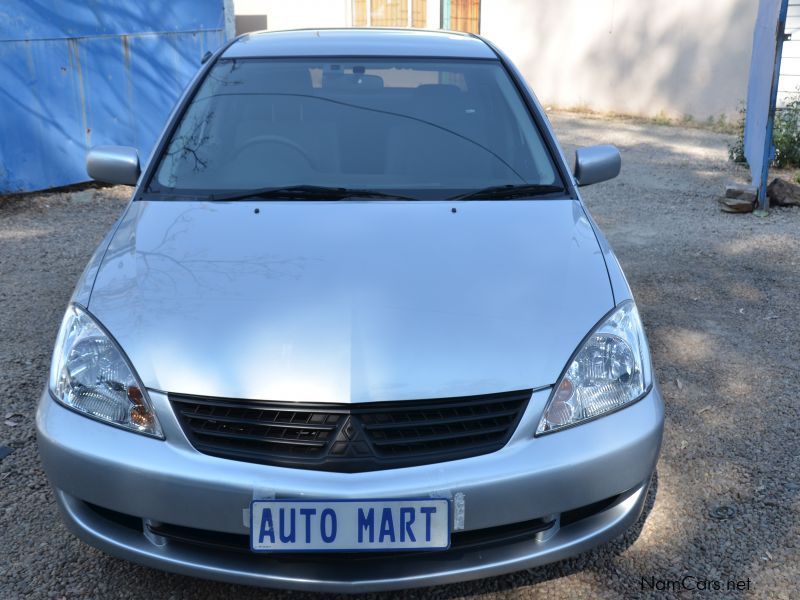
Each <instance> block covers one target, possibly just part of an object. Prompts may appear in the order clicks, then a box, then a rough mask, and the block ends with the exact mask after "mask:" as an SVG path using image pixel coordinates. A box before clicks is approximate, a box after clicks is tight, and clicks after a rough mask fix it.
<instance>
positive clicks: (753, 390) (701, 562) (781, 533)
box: [0, 114, 800, 600]
mask: <svg viewBox="0 0 800 600" xmlns="http://www.w3.org/2000/svg"><path fill="white" fill-rule="evenodd" d="M553 120H554V122H555V124H556V129H557V130H558V133H559V135H560V138H561V140H562V142H563V143H564V144H565V146H566V147H567V149H568V155H570V156H571V152H572V150H571V149H572V148H573V147H574V146H575V145H581V144H590V143H595V142H610V143H614V144H617V145H618V146H619V147H620V149H621V150H622V154H623V174H622V176H621V177H620V178H618V179H616V180H614V181H612V182H610V183H607V184H603V185H598V186H596V187H593V188H589V189H587V190H586V194H585V195H586V198H587V202H588V204H589V207H590V208H591V210H592V212H593V214H594V215H595V217H596V219H597V220H598V222H599V223H600V225H601V227H602V228H603V229H604V231H605V232H606V234H607V236H608V238H609V239H610V241H611V243H612V245H613V246H614V248H615V250H616V251H617V254H618V256H619V258H620V260H621V262H622V263H623V266H624V268H625V271H626V273H627V275H628V277H629V278H630V281H631V285H632V286H633V289H634V292H635V294H636V298H637V301H638V304H639V308H640V311H641V313H642V316H643V319H644V321H645V325H646V326H647V329H648V332H649V336H650V342H651V345H652V352H653V361H654V363H655V368H656V372H657V374H658V378H659V380H660V383H661V387H662V390H663V393H664V397H665V400H666V404H667V424H666V433H665V439H664V447H663V450H662V453H661V460H660V463H659V468H658V474H657V485H656V486H655V488H656V491H655V493H654V494H651V498H650V505H649V516H648V517H647V520H646V521H644V524H643V525H642V524H640V525H639V526H637V527H636V528H634V530H632V531H631V532H629V533H628V534H627V535H626V536H625V537H624V538H621V539H619V540H618V541H616V542H614V543H612V544H609V545H607V546H605V547H603V548H600V549H598V550H595V551H593V552H589V553H587V554H584V555H581V556H579V557H577V558H574V559H571V560H567V561H563V562H560V563H557V564H555V565H551V566H549V567H546V568H541V569H534V570H531V571H529V572H520V573H516V574H513V575H508V576H505V577H498V578H494V579H487V580H482V581H477V582H472V583H465V584H461V585H454V586H446V587H439V588H430V589H426V590H417V591H411V592H407V593H402V594H396V595H395V596H396V597H398V598H401V597H407V598H413V597H435V598H461V597H478V598H501V597H502V598H512V597H513V598H517V597H519V598H527V597H545V598H598V597H631V596H635V595H639V594H644V593H646V594H647V595H659V596H661V595H665V596H678V595H680V596H681V597H687V596H692V595H694V594H702V595H712V596H714V597H716V596H719V595H720V594H726V595H754V596H757V597H763V598H797V597H798V593H800V592H798V589H799V588H798V582H800V566H798V565H799V564H800V525H799V524H798V523H799V522H800V519H799V518H800V458H799V457H800V431H798V427H799V426H798V423H800V419H798V406H799V405H800V402H799V401H798V397H800V394H798V389H800V369H798V365H800V324H799V322H798V314H797V310H798V295H797V293H798V290H800V276H799V275H798V273H800V210H793V209H777V210H774V211H773V212H772V213H771V214H770V216H769V217H767V218H757V217H753V216H751V215H729V214H723V213H721V212H720V211H719V209H718V208H717V205H716V202H715V201H714V198H715V196H716V195H718V194H719V193H720V191H721V190H722V188H723V185H724V182H725V181H726V180H728V179H730V178H731V177H732V175H734V174H738V175H742V173H741V172H737V171H735V170H734V169H733V167H731V166H730V165H729V164H728V163H727V162H726V144H727V142H728V140H729V138H728V137H727V136H725V135H720V134H714V133H710V132H707V131H703V130H699V129H682V128H677V127H663V126H654V125H642V124H636V123H632V122H625V121H611V120H602V119H593V118H584V117H578V116H574V115H568V114H556V115H554V117H553ZM128 194H129V190H127V189H126V188H106V189H102V190H96V191H95V190H89V191H82V192H73V193H71V194H64V193H53V194H42V195H36V196H28V197H24V198H16V199H8V200H2V199H0V446H10V447H12V448H13V449H14V451H13V453H12V454H11V455H9V456H7V457H5V458H3V459H2V460H0V598H2V599H15V598H143V599H144V598H146V599H150V598H192V599H199V598H237V599H242V600H244V599H248V598H275V597H280V596H282V594H281V593H277V592H270V591H269V590H259V589H255V588H245V587H236V586H230V585H224V584H218V583H213V582H207V581H201V580H196V579H191V578H188V577H182V576H177V575H169V574H166V573H161V572H158V571H154V570H151V569H146V568H143V567H139V566H135V565H132V564H129V563H126V562H122V561H119V560H117V559H114V558H111V557H108V556H105V555H104V554H102V553H100V552H98V551H96V550H93V549H91V548H89V547H87V546H85V545H83V544H82V543H80V542H78V541H77V540H76V539H74V538H73V537H72V536H71V535H69V534H68V533H67V532H66V530H65V529H64V527H63V526H62V525H61V523H60V521H59V519H58V516H57V514H56V506H55V503H54V500H53V494H52V493H51V491H50V489H49V487H48V485H47V482H46V481H45V478H44V475H43V473H42V470H41V468H40V464H39V460H38V457H37V454H36V441H35V435H34V424H33V421H34V410H35V405H36V401H37V399H38V396H39V393H40V391H41V389H42V386H43V385H44V383H45V378H46V373H47V369H48V363H49V358H50V352H51V349H52V345H53V341H54V338H55V335H56V329H57V327H58V323H59V320H60V318H61V315H62V312H63V309H64V307H65V305H66V302H67V300H68V299H69V295H70V293H71V290H72V286H73V284H74V282H75V281H76V279H77V277H78V275H79V274H80V272H81V270H82V269H83V267H84V265H85V263H86V261H87V259H88V258H89V255H90V254H91V252H92V250H93V248H94V247H95V245H96V244H97V243H98V242H99V241H100V239H101V238H102V236H103V234H104V233H105V231H106V230H107V229H108V227H109V226H110V225H111V224H112V222H113V221H114V219H115V218H116V216H117V215H118V214H119V212H120V210H121V209H122V207H123V206H124V204H125V201H126V199H127V195H128ZM687 575H688V576H690V578H688V579H685V580H684V583H686V584H687V585H689V586H693V587H698V588H700V589H701V590H702V588H703V587H705V586H708V587H709V589H710V590H711V593H709V592H702V591H701V592H696V591H695V592H692V591H684V592H680V593H678V592H677V591H676V587H675V586H676V585H679V584H680V581H681V580H683V579H684V577H686V576H687ZM675 580H677V581H678V583H677V584H676V583H674V581H675ZM729 580H735V582H741V583H739V586H740V587H745V588H746V589H745V590H744V591H742V590H739V591H734V592H730V591H728V581H729ZM704 581H707V582H708V583H704ZM671 582H673V583H671ZM714 582H720V585H721V587H722V590H721V592H716V591H715V590H714V587H715V586H714ZM651 585H652V586H655V587H656V588H657V590H661V591H651V589H650V586H651ZM643 586H644V590H643ZM748 589H749V591H747V590H748ZM664 590H666V591H664ZM670 590H671V591H670ZM285 596H286V597H292V598H299V597H302V596H304V595H303V594H297V593H293V594H286V595H285ZM313 597H315V598H320V597H321V596H313Z"/></svg>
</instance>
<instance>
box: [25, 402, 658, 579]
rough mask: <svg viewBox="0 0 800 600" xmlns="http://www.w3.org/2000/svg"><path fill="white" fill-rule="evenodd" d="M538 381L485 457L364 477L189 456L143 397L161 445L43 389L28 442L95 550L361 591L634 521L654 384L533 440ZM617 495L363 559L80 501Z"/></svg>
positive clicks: (571, 546)
mask: <svg viewBox="0 0 800 600" xmlns="http://www.w3.org/2000/svg"><path fill="white" fill-rule="evenodd" d="M548 394H549V390H543V391H540V392H536V393H534V395H533V398H532V399H531V402H530V403H529V405H528V408H527V410H526V413H525V415H524V417H523V419H522V421H521V422H520V424H519V426H518V428H517V431H516V432H515V433H514V436H513V437H512V439H511V440H510V441H509V443H508V444H507V445H506V446H505V447H504V448H502V449H501V450H499V451H497V452H494V453H492V454H488V455H484V456H478V457H473V458H468V459H463V460H458V461H452V462H448V463H440V464H433V465H424V466H419V467H410V468H403V469H392V470H386V471H374V472H368V473H330V472H320V471H307V470H297V469H287V468H281V467H271V466H265V465H256V464H250V463H241V462H236V461H231V460H226V459H221V458H215V457H211V456H206V455H203V454H200V453H199V452H197V451H196V450H194V448H192V447H191V445H190V444H189V442H188V440H187V439H186V437H185V436H184V434H183V432H182V431H181V429H180V427H179V425H178V423H177V421H176V419H175V416H174V414H173V412H172V410H171V407H170V406H169V402H168V400H167V398H166V396H165V395H163V394H159V393H154V392H153V393H151V399H152V401H153V403H154V405H155V409H156V411H157V413H158V416H159V419H160V421H161V425H162V428H163V430H164V434H165V436H166V440H165V441H161V440H155V439H151V438H147V437H145V436H141V435H136V434H133V433H130V432H126V431H123V430H119V429H115V428H113V427H109V426H107V425H104V424H101V423H97V422H95V421H92V420H90V419H87V418H86V417H83V416H81V415H78V414H76V413H74V412H72V411H70V410H68V409H66V408H64V407H62V406H61V405H59V404H57V403H56V402H55V401H53V400H52V398H51V397H50V396H49V393H47V392H45V394H44V396H43V397H42V400H41V402H40V405H39V410H38V413H37V429H38V434H39V450H40V454H41V457H42V461H43V464H44V467H45V471H46V472H47V475H48V477H49V479H50V481H51V483H52V485H53V487H54V488H55V489H56V495H57V499H58V503H59V505H60V506H61V509H62V511H63V514H64V517H65V520H66V522H67V525H68V526H69V528H70V529H71V530H72V531H73V532H74V533H75V534H76V535H78V536H79V537H81V538H82V539H83V540H85V541H86V542H87V543H89V544H91V545H93V546H96V547H98V548H100V549H102V550H104V551H106V552H108V553H109V554H113V555H116V556H119V557H121V558H125V559H128V560H132V561H134V562H138V563H141V564H145V565H149V566H152V567H156V568H160V569H165V570H169V571H175V572H179V573H184V574H188V575H194V576H199V577H206V578H212V579H219V580H224V581H230V582H236V583H245V584H251V585H263V586H269V587H279V588H287V589H299V590H318V591H330V592H334V591H335V592H365V591H373V590H387V589H394V588H410V587H417V586H426V585H434V584H442V583H450V582H454V581H463V580H466V579H476V578H480V577H487V576H492V575H497V574H501V573H505V572H509V571H514V570H519V569H524V568H529V567H533V566H537V565H541V564H545V563H549V562H553V561H556V560H560V559H562V558H565V557H568V556H571V555H574V554H577V553H580V552H582V551H585V550H587V549H589V548H591V547H593V546H595V545H597V544H599V543H602V542H604V541H607V540H610V539H612V538H614V537H616V536H618V535H619V534H620V533H622V532H623V531H625V529H627V528H628V527H629V526H630V525H631V524H633V523H634V522H635V521H636V520H637V519H638V517H639V515H640V514H641V511H642V507H643V505H644V500H645V497H646V495H647V488H648V485H649V481H650V476H651V474H652V472H653V470H654V469H655V464H656V461H657V458H658V451H659V448H660V444H661V436H662V429H663V419H664V414H663V404H662V401H661V397H660V394H659V392H658V389H657V388H655V387H654V388H653V390H652V391H651V392H650V393H649V394H648V395H647V396H646V397H645V398H643V399H642V400H640V401H639V402H637V403H636V404H634V405H632V406H630V407H628V408H626V409H624V410H621V411H618V412H616V413H614V414H611V415H608V416H605V417H603V418H600V419H597V420H595V421H593V422H590V423H586V424H584V425H580V426H578V427H575V428H572V429H569V430H565V431H561V432H557V433H554V434H550V435H546V436H542V437H539V438H534V437H533V432H534V430H535V428H536V425H537V423H538V421H539V418H540V416H541V413H542V410H543V409H544V404H545V402H546V400H547V397H548ZM624 492H628V494H627V495H626V496H625V497H624V498H623V499H621V501H619V502H617V503H615V504H613V505H612V506H610V507H608V508H604V509H603V510H600V511H599V512H593V513H591V514H590V516H587V517H585V518H582V519H579V520H575V521H573V522H572V523H570V524H569V525H566V526H563V527H561V528H560V529H559V528H554V529H552V530H551V531H550V532H549V533H548V534H547V535H544V536H535V537H532V538H531V539H523V540H519V539H515V540H513V541H510V542H508V543H504V544H495V545H490V546H480V547H475V548H471V549H470V548H467V549H462V550H457V551H456V550H450V551H447V552H441V553H423V554H424V556H422V555H419V554H417V555H405V556H400V557H392V558H391V559H387V560H378V559H376V558H373V559H371V560H370V561H369V568H364V566H365V564H364V563H363V562H360V561H357V560H352V561H347V560H341V559H337V560H333V559H331V560H327V559H325V558H323V559H309V558H296V557H286V556H285V555H284V556H270V555H253V554H248V553H237V552H225V551H220V550H218V549H213V548H211V549H209V548H206V547H202V546H195V545H191V544H186V543H178V542H173V541H165V540H163V539H158V538H155V537H154V536H153V535H151V534H147V535H145V534H144V533H143V532H142V531H141V530H139V531H137V530H136V529H135V528H131V527H129V526H123V525H121V524H119V523H117V522H114V521H112V520H108V519H106V518H104V517H103V516H102V514H100V513H98V512H97V511H96V510H94V509H93V508H92V505H94V506H96V507H102V508H105V509H110V510H112V511H115V512H116V513H121V514H123V515H130V516H133V517H137V518H138V519H148V520H150V521H151V522H154V523H167V524H171V525H175V526H182V527H188V528H195V529H201V530H207V531H212V532H224V533H228V534H240V535H243V534H247V533H248V529H247V525H246V521H247V512H246V511H247V507H249V505H250V501H251V500H253V499H254V498H294V497H303V498H321V499H327V498H331V499H332V498H381V497H386V498H402V497H424V496H436V497H449V498H453V497H457V498H459V499H460V500H463V512H462V511H455V516H454V522H453V527H454V529H463V530H465V531H474V530H483V529H490V528H496V527H498V526H502V525H507V524H513V523H522V522H526V521H530V520H533V519H540V518H547V519H548V520H549V519H552V518H556V519H557V518H558V516H559V515H561V514H562V513H565V512H566V511H573V509H578V508H579V507H584V506H587V505H591V504H593V503H595V502H598V501H601V500H604V499H606V498H609V497H614V496H617V495H619V494H622V493H624Z"/></svg>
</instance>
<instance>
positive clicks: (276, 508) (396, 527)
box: [250, 498, 450, 552]
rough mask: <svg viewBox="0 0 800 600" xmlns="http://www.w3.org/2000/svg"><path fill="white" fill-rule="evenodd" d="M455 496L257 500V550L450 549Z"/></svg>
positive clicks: (253, 530) (253, 531) (253, 528)
mask: <svg viewBox="0 0 800 600" xmlns="http://www.w3.org/2000/svg"><path fill="white" fill-rule="evenodd" d="M449 547H450V502H449V501H448V500H445V499H441V498H435V499H432V498H429V499H424V500H419V499H413V500H254V501H253V503H252V504H251V505H250V548H251V550H253V551H254V552H362V551H370V552H373V551H376V552H379V551H387V550H444V549H447V548H449Z"/></svg>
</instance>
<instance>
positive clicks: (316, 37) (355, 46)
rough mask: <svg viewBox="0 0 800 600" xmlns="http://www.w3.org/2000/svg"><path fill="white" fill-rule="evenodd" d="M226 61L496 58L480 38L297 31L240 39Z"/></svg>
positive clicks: (417, 31)
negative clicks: (345, 57)
mask: <svg viewBox="0 0 800 600" xmlns="http://www.w3.org/2000/svg"><path fill="white" fill-rule="evenodd" d="M222 56H223V58H245V57H247V58H256V57H277V56H282V57H287V56H365V57H366V56H411V57H415V56H416V57H423V56H424V57H437V58H497V55H496V54H495V53H494V51H493V50H492V49H491V48H490V47H489V46H488V45H487V44H486V42H484V41H483V40H482V39H480V38H479V37H477V36H474V35H471V34H464V33H457V32H452V31H426V30H421V29H356V28H348V29H298V30H293V31H270V32H266V31H261V32H256V33H248V34H245V35H243V36H240V37H239V38H238V39H236V40H235V41H234V42H233V44H231V45H230V46H229V47H228V49H227V50H225V52H224V54H223V55H222Z"/></svg>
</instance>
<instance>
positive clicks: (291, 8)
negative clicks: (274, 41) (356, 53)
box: [233, 0, 352, 31]
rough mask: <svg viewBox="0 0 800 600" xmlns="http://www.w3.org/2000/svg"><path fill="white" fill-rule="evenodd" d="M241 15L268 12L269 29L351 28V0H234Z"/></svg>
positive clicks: (237, 12) (235, 6)
mask: <svg viewBox="0 0 800 600" xmlns="http://www.w3.org/2000/svg"><path fill="white" fill-rule="evenodd" d="M233 6H234V10H235V11H236V14H237V15H266V16H267V29H269V30H271V31H273V30H281V29H302V28H304V27H349V26H350V25H351V23H352V17H351V11H352V1H351V0H291V1H289V0H234V2H233Z"/></svg>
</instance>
